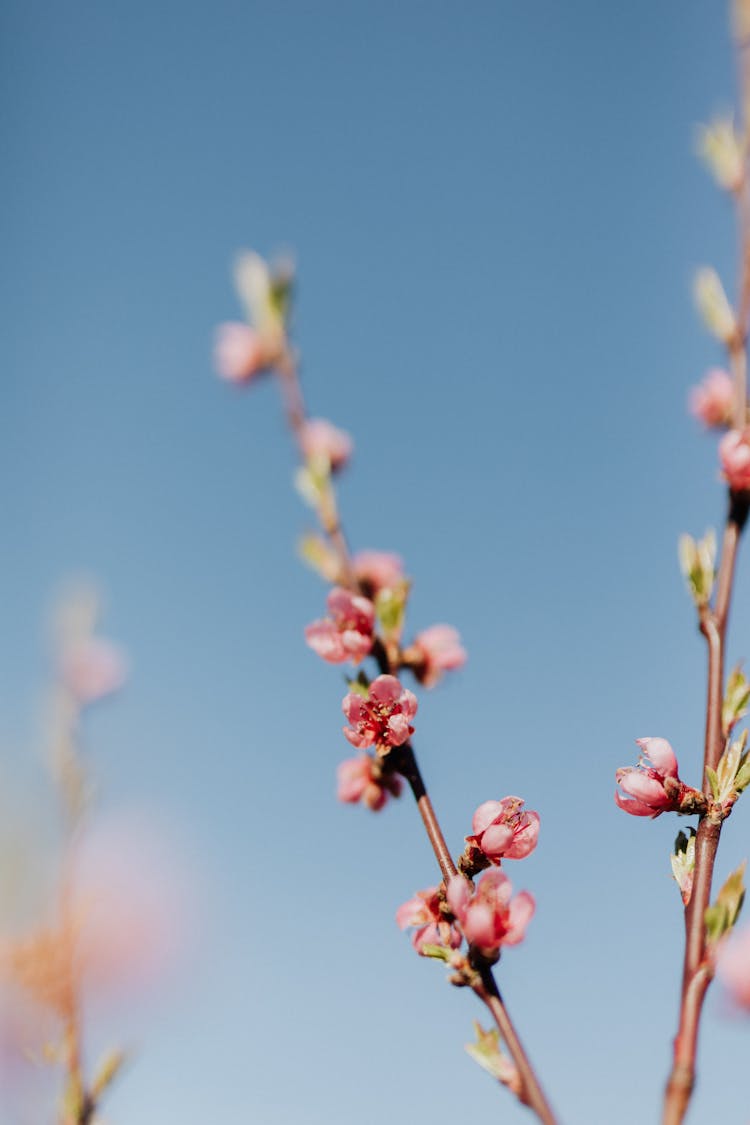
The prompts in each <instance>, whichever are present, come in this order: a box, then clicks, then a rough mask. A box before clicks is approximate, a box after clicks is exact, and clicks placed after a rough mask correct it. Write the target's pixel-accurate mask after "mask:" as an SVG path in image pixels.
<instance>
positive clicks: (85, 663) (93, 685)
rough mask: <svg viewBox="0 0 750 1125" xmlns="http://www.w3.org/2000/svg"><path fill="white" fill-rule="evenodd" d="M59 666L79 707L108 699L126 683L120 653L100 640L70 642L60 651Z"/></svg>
mask: <svg viewBox="0 0 750 1125" xmlns="http://www.w3.org/2000/svg"><path fill="white" fill-rule="evenodd" d="M60 664H61V669H60V671H61V677H62V681H63V683H64V684H65V686H66V687H67V688H68V690H69V691H70V692H71V694H72V695H73V696H74V697H75V698H76V699H77V701H78V702H79V703H80V704H81V705H82V706H86V705H88V704H90V703H95V702H96V701H97V700H98V699H102V698H104V696H106V695H111V694H112V692H114V691H117V690H118V688H120V687H122V685H123V683H124V682H125V677H126V663H125V657H124V655H123V653H122V652H121V651H120V649H118V648H117V647H116V646H115V645H113V644H111V643H110V642H109V641H106V640H103V639H102V638H100V637H90V636H89V637H83V638H81V639H79V640H76V641H73V642H71V643H70V644H69V645H67V646H66V648H65V649H64V650H63V653H62V657H61V661H60Z"/></svg>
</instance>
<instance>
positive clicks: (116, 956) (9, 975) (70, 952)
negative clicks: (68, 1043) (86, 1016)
mask: <svg viewBox="0 0 750 1125" xmlns="http://www.w3.org/2000/svg"><path fill="white" fill-rule="evenodd" d="M180 882H181V875H180V874H179V873H178V870H177V868H176V866H175V865H174V863H173V861H172V860H171V859H170V858H169V856H168V855H167V851H166V849H165V847H164V845H163V842H162V841H161V839H160V837H159V836H158V835H156V834H155V833H154V832H153V831H152V830H151V829H150V827H149V826H148V825H146V824H144V822H143V820H142V819H141V818H138V819H133V820H131V819H129V818H128V819H122V820H117V819H116V820H113V821H111V822H109V823H103V824H100V825H98V826H96V827H95V828H94V829H92V830H91V831H90V832H89V834H88V835H84V836H83V837H82V838H81V840H80V841H79V843H78V846H77V848H76V850H75V851H74V852H73V853H72V854H71V856H70V858H69V863H68V870H67V873H66V881H65V883H64V885H63V887H62V888H61V892H60V894H59V901H58V902H57V903H56V904H55V905H54V908H53V910H52V911H51V914H50V921H49V922H48V923H46V924H41V925H39V926H37V927H32V928H31V929H29V930H28V931H27V932H26V933H22V934H21V935H19V936H15V935H13V936H11V935H0V979H5V980H7V981H11V982H13V983H15V984H16V985H19V986H20V987H21V988H23V989H24V990H25V991H26V993H27V994H28V995H29V996H31V997H33V999H34V1000H35V1001H36V1002H37V1003H38V1004H40V1005H42V1006H44V1007H46V1008H48V1009H50V1010H52V1011H54V1012H55V1013H56V1014H57V1015H58V1016H59V1017H60V1018H61V1019H63V1020H64V1019H67V1018H69V1017H70V1015H71V1014H72V1013H73V1012H74V1011H75V1009H76V1006H77V1004H78V1003H80V998H81V992H82V990H85V992H86V995H87V996H89V997H91V998H92V999H95V1000H96V1001H97V1002H101V1001H103V1000H105V999H107V998H110V999H111V998H113V997H116V996H123V997H124V996H127V997H128V998H130V997H131V996H132V994H133V991H134V990H137V989H138V987H139V986H140V987H142V988H145V987H146V986H149V987H151V986H152V985H153V982H154V981H155V980H156V979H157V978H158V977H160V976H161V975H162V974H163V973H164V972H165V971H166V970H167V969H168V968H170V967H171V964H172V963H173V962H174V960H175V954H176V953H177V952H178V951H179V950H180V947H181V946H184V926H185V921H186V913H187V911H186V905H185V904H186V898H185V892H184V887H182V886H181V885H180Z"/></svg>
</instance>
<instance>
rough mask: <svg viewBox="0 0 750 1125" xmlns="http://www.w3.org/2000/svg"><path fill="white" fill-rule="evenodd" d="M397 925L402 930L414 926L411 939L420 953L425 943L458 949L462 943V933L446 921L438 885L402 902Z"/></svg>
mask: <svg viewBox="0 0 750 1125" xmlns="http://www.w3.org/2000/svg"><path fill="white" fill-rule="evenodd" d="M396 925H397V926H398V927H399V929H401V930H408V929H410V928H412V927H414V933H413V934H412V935H411V941H412V945H413V946H414V948H415V949H416V951H417V953H419V954H421V953H422V946H424V945H444V946H448V947H450V948H451V949H458V947H459V945H460V944H461V935H460V933H459V932H458V930H457V929H456V927H455V926H451V925H450V923H449V922H448V921H446V919H445V917H444V915H443V914H442V913H441V911H440V896H439V894H438V887H428V888H427V890H424V891H417V893H416V894H415V895H414V898H410V899H409V901H408V902H404V903H402V905H401V906H399V908H398V910H397V911H396Z"/></svg>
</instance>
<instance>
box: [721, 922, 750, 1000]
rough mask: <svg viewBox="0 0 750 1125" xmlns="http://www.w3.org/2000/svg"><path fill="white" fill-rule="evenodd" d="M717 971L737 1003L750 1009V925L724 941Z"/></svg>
mask: <svg viewBox="0 0 750 1125" xmlns="http://www.w3.org/2000/svg"><path fill="white" fill-rule="evenodd" d="M716 973H717V976H718V977H719V980H720V981H721V982H722V984H723V985H724V987H725V988H726V989H727V991H728V992H729V993H730V995H731V997H732V999H733V1000H734V1002H735V1004H737V1005H738V1006H739V1007H741V1008H747V1009H750V926H745V927H744V928H743V929H741V930H739V931H735V932H734V933H732V934H731V935H730V937H729V938H728V939H727V940H726V941H724V942H722V944H721V947H720V950H719V956H718V960H717V962H716Z"/></svg>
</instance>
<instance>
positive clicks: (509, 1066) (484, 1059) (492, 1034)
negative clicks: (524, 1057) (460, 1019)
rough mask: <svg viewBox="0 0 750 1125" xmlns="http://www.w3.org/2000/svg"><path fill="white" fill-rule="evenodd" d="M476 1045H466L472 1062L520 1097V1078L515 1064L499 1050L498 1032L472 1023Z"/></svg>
mask: <svg viewBox="0 0 750 1125" xmlns="http://www.w3.org/2000/svg"><path fill="white" fill-rule="evenodd" d="M474 1030H475V1031H476V1036H477V1041H476V1043H467V1044H466V1053H467V1054H469V1055H471V1057H472V1058H473V1060H474V1062H476V1063H479V1065H480V1066H481V1067H482V1069H483V1070H486V1071H487V1073H488V1074H491V1075H492V1077H493V1078H496V1079H497V1081H498V1082H500V1083H502V1085H503V1086H507V1087H508V1089H509V1090H511V1091H512V1092H513V1093H514V1094H515V1095H516V1097H520V1096H521V1092H522V1089H523V1086H522V1083H521V1076H520V1074H519V1073H518V1071H517V1069H516V1066H515V1064H514V1063H513V1062H512V1061H511V1059H509V1058H508V1056H507V1055H506V1054H505V1052H504V1051H502V1050H501V1049H500V1032H499V1031H498V1029H497V1028H496V1027H493V1029H492V1030H491V1031H485V1030H484V1028H483V1027H482V1025H481V1024H480V1023H477V1022H476V1020H475V1021H474Z"/></svg>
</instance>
